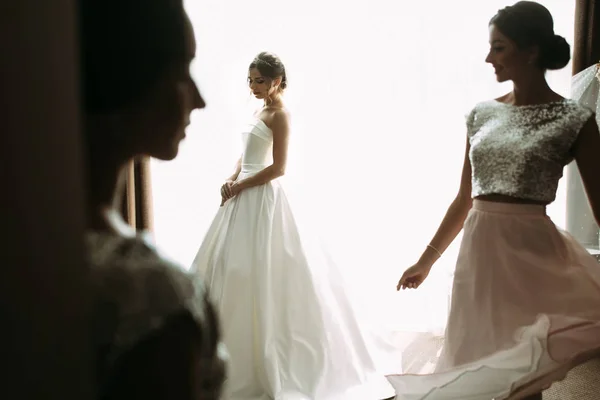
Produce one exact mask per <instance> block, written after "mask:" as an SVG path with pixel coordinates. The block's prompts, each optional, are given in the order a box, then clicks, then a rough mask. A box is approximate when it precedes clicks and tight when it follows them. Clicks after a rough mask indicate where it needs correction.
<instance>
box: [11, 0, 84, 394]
mask: <svg viewBox="0 0 600 400" xmlns="http://www.w3.org/2000/svg"><path fill="white" fill-rule="evenodd" d="M75 26H76V24H75V4H74V2H73V1H69V0H56V1H39V0H18V1H7V2H2V3H1V5H0V60H1V61H0V88H1V89H0V110H1V111H0V115H1V116H2V118H0V185H1V186H0V187H1V188H2V190H1V191H0V229H1V230H2V233H1V234H0V237H1V239H0V255H1V257H2V258H1V262H0V263H1V265H0V321H2V322H1V329H0V342H1V343H2V350H0V353H1V354H2V356H1V357H0V370H1V371H2V375H1V377H0V399H6V400H8V399H23V400H25V399H26V400H49V399H64V400H67V399H68V400H72V399H73V400H75V399H77V400H92V399H94V398H95V394H94V382H95V376H94V371H93V365H94V364H93V351H92V349H93V347H92V344H91V338H92V335H91V333H90V331H89V329H90V323H89V318H88V317H89V314H90V309H91V307H90V302H91V299H90V295H89V294H90V292H91V289H90V286H91V285H90V283H89V282H88V270H87V267H86V261H85V259H86V257H85V245H84V231H85V220H84V216H85V211H84V185H83V179H84V177H83V176H82V175H83V171H82V151H81V149H82V145H81V133H80V125H79V118H78V113H79V111H78V108H79V107H78V103H79V99H78V88H77V76H78V70H79V67H78V62H77V58H78V57H77V51H76V33H75V32H76V28H75Z"/></svg>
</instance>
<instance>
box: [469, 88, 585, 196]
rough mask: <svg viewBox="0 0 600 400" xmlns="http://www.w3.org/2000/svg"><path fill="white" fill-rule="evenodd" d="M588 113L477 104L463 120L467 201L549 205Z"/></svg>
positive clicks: (553, 106)
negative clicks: (485, 198) (502, 198)
mask: <svg viewBox="0 0 600 400" xmlns="http://www.w3.org/2000/svg"><path fill="white" fill-rule="evenodd" d="M592 115H593V112H592V111H591V110H590V109H588V108H587V107H584V106H581V105H579V104H578V103H577V102H575V101H573V100H567V99H565V100H562V101H557V102H552V103H547V104H539V105H530V106H513V105H509V104H504V103H500V102H498V101H495V100H494V101H488V102H484V103H480V104H478V105H477V106H476V107H475V108H474V109H473V110H472V111H471V113H470V114H469V116H468V117H467V129H468V135H469V143H470V145H471V149H470V152H469V158H470V160H471V168H472V196H473V197H477V196H480V195H488V194H500V195H507V196H512V197H516V198H521V199H528V200H534V201H540V202H545V203H551V202H552V201H554V199H555V198H556V190H557V188H558V181H559V180H560V178H561V177H562V175H563V169H564V166H565V165H567V164H568V163H570V162H571V161H572V160H573V156H572V154H571V148H572V146H573V143H574V142H575V140H576V139H577V135H578V134H579V131H580V130H581V128H582V127H583V125H584V124H585V123H586V122H587V121H588V120H589V119H590V117H591V116H592Z"/></svg>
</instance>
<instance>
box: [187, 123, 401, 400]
mask: <svg viewBox="0 0 600 400" xmlns="http://www.w3.org/2000/svg"><path fill="white" fill-rule="evenodd" d="M243 145H244V152H243V156H242V169H241V173H240V175H239V178H238V179H243V178H246V177H248V176H251V175H253V174H255V173H257V172H259V171H260V170H262V169H263V168H265V167H267V166H268V165H270V164H271V162H272V147H273V146H272V145H273V134H272V131H271V130H270V129H269V127H267V125H266V124H265V123H264V122H263V121H262V120H260V119H254V120H253V122H252V123H250V124H249V125H248V126H247V129H245V130H244V131H243ZM307 239H308V237H307V236H306V235H301V234H300V233H299V229H298V226H297V224H296V222H295V220H294V215H293V213H292V210H291V209H290V206H289V203H288V200H287V198H286V195H285V193H284V191H283V189H282V186H281V183H280V182H279V181H278V180H274V181H271V182H269V183H267V184H265V185H260V186H255V187H252V188H249V189H247V190H244V191H242V192H241V193H240V194H239V195H238V196H236V197H234V198H233V199H231V200H229V201H227V203H226V204H225V205H224V206H223V207H221V208H220V209H219V211H218V213H217V215H216V217H215V219H214V221H213V222H212V224H211V226H210V228H209V230H208V232H207V234H206V237H205V238H204V241H203V242H202V245H201V247H200V249H199V251H198V253H197V255H196V257H195V259H194V262H193V265H192V271H194V272H195V273H197V274H199V275H200V276H202V278H203V279H204V280H205V281H206V284H207V286H208V289H209V292H210V295H211V298H212V299H213V301H214V304H215V306H216V308H217V310H218V313H219V316H220V320H221V324H222V332H223V336H224V341H225V344H226V345H227V348H228V350H229V353H230V360H231V362H230V367H229V373H228V380H227V383H226V393H225V396H224V398H225V399H226V400H258V399H260V400H267V399H276V400H379V399H383V398H389V397H393V396H394V391H393V388H392V387H391V386H390V384H389V383H388V381H387V380H386V378H385V374H386V373H391V372H394V371H398V370H399V368H400V367H399V363H400V362H401V359H400V358H399V357H400V356H397V355H395V354H394V349H393V348H392V347H389V346H388V345H387V342H386V341H384V340H382V339H379V338H377V337H376V336H375V335H374V334H373V332H370V331H368V330H367V329H363V326H362V324H361V323H360V322H359V318H358V317H357V314H356V313H355V311H354V310H353V308H352V305H351V301H350V299H349V295H348V292H347V290H346V288H345V286H344V285H343V278H342V276H341V275H340V273H339V271H338V270H337V267H336V266H335V264H334V263H332V262H331V261H330V260H329V259H328V258H327V257H326V256H325V254H324V253H321V252H319V251H313V249H315V248H316V247H314V246H310V245H307ZM388 362H389V363H388ZM394 363H396V364H395V365H394Z"/></svg>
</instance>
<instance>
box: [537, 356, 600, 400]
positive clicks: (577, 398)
mask: <svg viewBox="0 0 600 400" xmlns="http://www.w3.org/2000/svg"><path fill="white" fill-rule="evenodd" d="M543 396H544V397H543V400H598V399H600V359H596V360H592V361H590V362H588V363H586V364H583V365H580V366H579V367H577V368H574V369H573V370H572V371H571V372H570V373H569V374H568V375H567V377H566V378H565V380H563V381H562V382H557V383H555V384H554V385H552V387H550V389H548V390H546V391H545V392H544V394H543Z"/></svg>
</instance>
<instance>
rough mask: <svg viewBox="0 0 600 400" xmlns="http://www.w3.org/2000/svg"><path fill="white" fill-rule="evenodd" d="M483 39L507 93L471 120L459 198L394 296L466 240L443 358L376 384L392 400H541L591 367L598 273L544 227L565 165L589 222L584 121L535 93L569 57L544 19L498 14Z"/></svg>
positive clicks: (598, 192)
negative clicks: (583, 194)
mask: <svg viewBox="0 0 600 400" xmlns="http://www.w3.org/2000/svg"><path fill="white" fill-rule="evenodd" d="M489 32H490V46H491V49H490V52H489V54H488V56H487V58H486V62H487V63H489V64H491V65H492V66H493V67H494V71H495V74H496V78H497V80H498V81H499V82H505V81H508V80H510V81H512V82H513V90H512V92H510V93H508V94H506V95H504V96H502V97H500V98H498V99H495V100H491V101H486V102H483V103H479V104H477V105H476V106H475V108H474V109H473V110H472V111H471V113H470V114H469V116H468V118H467V144H466V154H465V161H464V169H463V173H462V179H461V183H460V189H459V192H458V195H457V197H456V199H455V200H454V201H453V202H452V204H451V205H450V207H449V209H448V211H447V213H446V216H445V218H444V220H443V221H442V223H441V225H440V227H439V229H438V231H437V233H436V234H435V236H434V237H433V238H432V240H431V242H430V244H429V245H428V246H427V248H426V249H425V251H424V252H423V254H422V256H421V258H420V259H419V260H418V262H417V263H416V264H415V265H413V266H412V267H410V268H408V269H407V270H406V271H405V272H404V274H403V275H402V277H401V279H400V281H399V282H398V290H400V289H407V288H409V289H415V288H418V287H419V285H421V283H423V281H424V280H425V278H426V277H427V275H428V274H429V272H430V270H431V268H432V266H433V264H434V263H435V261H436V260H437V259H438V258H439V257H440V256H441V255H442V253H443V252H444V250H445V249H446V248H447V247H448V246H449V245H450V243H451V242H452V241H453V240H454V239H455V237H456V236H457V235H458V233H459V232H460V231H461V229H463V228H464V233H463V239H462V244H461V248H460V254H459V257H458V262H457V266H456V271H455V276H454V285H453V290H452V302H451V309H450V314H449V318H448V324H447V327H446V334H445V337H444V344H443V348H442V351H441V354H439V357H438V358H437V359H436V360H435V361H434V364H435V368H434V369H433V372H432V373H429V374H424V373H421V372H417V373H416V374H411V372H412V371H403V374H401V375H394V376H389V377H388V379H389V381H390V382H391V383H392V384H393V385H394V387H395V388H396V391H397V393H398V399H427V400H433V399H456V400H458V399H460V400H466V399H471V400H491V399H531V400H533V399H541V398H542V395H541V392H542V390H544V389H546V388H548V387H549V386H550V385H551V384H552V382H554V381H556V380H560V379H563V378H564V376H565V374H566V373H567V372H568V370H569V369H571V368H572V367H574V366H575V365H577V364H580V363H582V362H584V361H587V360H589V359H590V358H592V357H596V356H598V355H600V353H599V350H600V264H598V262H597V261H596V259H595V258H593V257H592V256H591V255H590V254H589V253H588V252H587V251H586V250H585V249H584V248H583V247H582V246H581V245H580V244H579V243H577V242H576V241H575V240H574V239H573V238H572V237H571V236H569V235H568V234H567V233H565V232H563V231H561V230H559V229H558V228H557V227H556V226H555V225H554V224H553V223H552V221H551V220H550V219H549V218H548V216H547V215H546V213H545V206H546V205H547V204H549V203H551V202H552V201H554V199H555V195H556V189H557V185H558V181H559V179H560V178H561V177H562V174H563V168H564V166H565V165H567V164H568V163H570V162H571V161H572V160H575V161H576V162H577V165H578V167H579V170H580V173H581V176H582V178H583V182H584V185H585V188H586V191H587V194H588V198H589V201H590V204H591V206H592V209H593V212H594V216H595V219H596V220H597V221H598V222H600V157H599V155H600V135H599V132H598V126H597V123H596V120H595V116H594V114H593V112H592V111H591V110H589V109H587V108H585V107H583V106H581V105H579V104H578V103H577V102H575V101H573V100H568V99H564V98H562V97H561V96H560V95H558V94H557V93H555V92H553V91H552V90H551V89H550V87H549V86H548V84H547V82H546V79H545V76H544V73H545V71H546V70H556V69H561V68H563V67H565V66H566V65H567V64H568V62H569V58H570V49H569V45H568V44H567V43H566V41H565V39H564V38H562V37H561V36H558V35H555V33H554V28H553V20H552V16H551V15H550V13H549V11H548V10H547V9H546V8H545V7H543V6H541V5H540V4H538V3H534V2H529V1H520V2H518V3H516V4H515V5H513V6H511V7H506V8H504V9H502V10H500V11H499V12H498V13H497V14H496V15H495V16H494V17H493V18H492V20H491V21H490V24H489Z"/></svg>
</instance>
